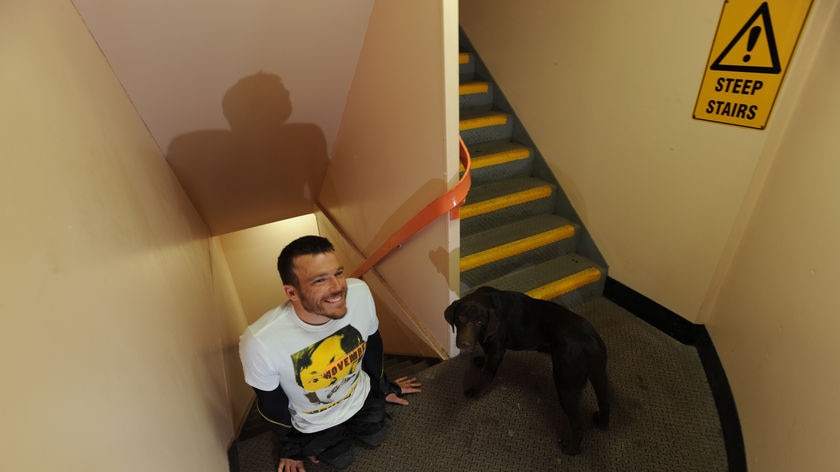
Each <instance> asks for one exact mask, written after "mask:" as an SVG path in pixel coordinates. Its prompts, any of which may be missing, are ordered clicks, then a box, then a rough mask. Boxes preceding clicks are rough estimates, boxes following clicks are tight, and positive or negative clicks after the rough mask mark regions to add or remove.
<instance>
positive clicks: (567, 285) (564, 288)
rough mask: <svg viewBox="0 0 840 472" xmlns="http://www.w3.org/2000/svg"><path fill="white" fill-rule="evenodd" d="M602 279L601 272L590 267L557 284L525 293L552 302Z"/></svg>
mask: <svg viewBox="0 0 840 472" xmlns="http://www.w3.org/2000/svg"><path fill="white" fill-rule="evenodd" d="M600 279H601V271H600V270H598V269H597V268H595V267H588V268H586V269H584V270H582V271H580V272H578V273H575V274H572V275H570V276H568V277H564V278H562V279H560V280H558V281H556V282H551V283H549V284H545V285H543V286H542V287H537V288H535V289H533V290H529V291H527V292H525V293H526V294H527V295H528V296H530V297H533V298H539V299H541V300H551V299H553V298H557V297H559V296H560V295H565V294H567V293H569V292H571V291H572V290H575V289H578V288H581V287H583V286H585V285H589V284H591V283H594V282H597V281H598V280H600Z"/></svg>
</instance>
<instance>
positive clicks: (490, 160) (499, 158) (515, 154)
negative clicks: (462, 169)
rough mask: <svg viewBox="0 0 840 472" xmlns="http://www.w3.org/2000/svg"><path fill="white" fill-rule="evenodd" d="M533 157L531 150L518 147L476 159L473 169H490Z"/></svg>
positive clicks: (473, 162) (474, 159) (473, 161)
mask: <svg viewBox="0 0 840 472" xmlns="http://www.w3.org/2000/svg"><path fill="white" fill-rule="evenodd" d="M530 156H531V150H530V149H528V148H526V147H518V148H516V149H509V150H507V151H501V152H495V153H493V154H487V155H485V156H481V157H476V158H473V160H472V168H473V169H481V168H482V167H490V166H495V165H498V164H504V163H506V162H513V161H518V160H520V159H527V158H528V157H530Z"/></svg>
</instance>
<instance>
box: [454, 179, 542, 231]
mask: <svg viewBox="0 0 840 472" xmlns="http://www.w3.org/2000/svg"><path fill="white" fill-rule="evenodd" d="M553 196H554V185H552V184H550V183H548V182H546V181H544V180H542V179H538V178H536V177H519V178H515V179H507V180H503V181H496V182H489V183H486V184H482V185H475V186H473V187H472V188H471V189H470V193H469V194H468V195H467V199H466V202H465V204H464V205H463V206H462V207H461V221H462V223H463V222H464V221H465V220H469V219H470V218H473V217H475V216H480V215H485V214H487V213H492V212H496V211H499V210H503V209H506V208H510V207H513V206H517V205H521V204H524V203H528V202H534V201H539V200H545V199H552V201H551V203H552V204H553V198H552V197H553ZM547 212H550V209H549V210H548V211H547ZM535 214H537V213H531V214H530V215H527V214H523V215H522V216H531V215H535ZM467 233H470V231H468V232H467Z"/></svg>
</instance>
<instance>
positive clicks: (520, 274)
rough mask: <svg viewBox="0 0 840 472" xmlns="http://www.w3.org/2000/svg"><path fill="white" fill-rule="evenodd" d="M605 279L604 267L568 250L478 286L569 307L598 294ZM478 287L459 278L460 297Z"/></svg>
mask: <svg viewBox="0 0 840 472" xmlns="http://www.w3.org/2000/svg"><path fill="white" fill-rule="evenodd" d="M605 280H606V270H605V269H604V268H603V267H600V266H599V265H598V264H596V263H594V262H593V261H591V260H589V259H587V258H586V257H583V256H581V255H580V254H577V253H571V254H565V255H562V256H558V257H555V258H553V259H550V260H547V261H545V262H541V263H539V264H535V265H532V266H529V267H526V268H523V269H521V270H518V271H516V272H513V273H511V274H508V275H504V276H502V277H499V278H497V279H494V280H490V281H486V282H483V283H482V284H481V285H487V286H491V287H495V288H497V289H499V290H512V291H515V292H523V293H527V294H528V295H530V296H532V297H534V298H540V299H543V300H552V301H555V302H557V303H560V304H562V305H566V306H573V305H577V304H579V303H581V302H583V301H584V300H586V299H588V298H590V297H592V296H594V295H597V294H600V293H602V292H603V289H604V282H605ZM479 286H480V285H479ZM479 286H466V285H465V284H464V281H463V280H462V287H461V294H462V296H463V295H464V294H466V293H468V292H469V291H471V290H473V289H475V288H478V287H479Z"/></svg>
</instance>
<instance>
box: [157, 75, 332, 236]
mask: <svg viewBox="0 0 840 472" xmlns="http://www.w3.org/2000/svg"><path fill="white" fill-rule="evenodd" d="M222 110H223V113H224V115H225V118H226V119H227V121H228V123H229V125H230V129H229V130H200V131H194V132H191V133H187V134H183V135H180V136H177V137H175V139H173V140H172V142H171V143H170V145H169V149H168V151H167V154H166V159H167V161H168V162H169V165H170V166H171V167H172V169H173V171H174V172H175V175H176V176H177V177H178V180H179V181H180V182H181V185H182V186H183V187H184V189H185V190H186V192H187V194H188V195H189V197H190V199H191V200H192V202H193V204H194V205H195V206H196V208H197V209H198V212H199V213H200V214H201V216H202V218H203V219H204V221H205V222H206V223H207V225H208V226H209V227H210V230H211V232H212V233H213V234H214V235H218V234H224V233H228V232H231V231H237V230H241V229H245V228H250V227H253V226H257V225H261V224H266V223H271V222H274V221H279V220H283V219H287V218H292V217H295V216H300V215H305V214H309V213H312V211H313V209H314V207H313V203H314V202H315V200H316V199H317V197H318V193H319V191H320V188H321V184H322V182H323V178H324V173H325V171H326V167H327V163H328V156H327V147H326V140H325V138H324V133H323V131H322V130H321V128H319V127H318V126H317V125H314V124H312V123H286V121H287V120H288V119H289V117H290V116H291V114H292V103H291V100H290V97H289V91H288V90H286V88H285V87H284V85H283V81H282V80H281V78H280V77H278V76H277V75H274V74H267V73H262V72H260V73H257V74H254V75H251V76H248V77H245V78H243V79H241V80H240V81H238V82H237V83H236V84H235V85H234V86H233V87H231V88H230V89H229V90H228V91H227V92H226V93H225V95H224V98H223V99H222Z"/></svg>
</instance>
